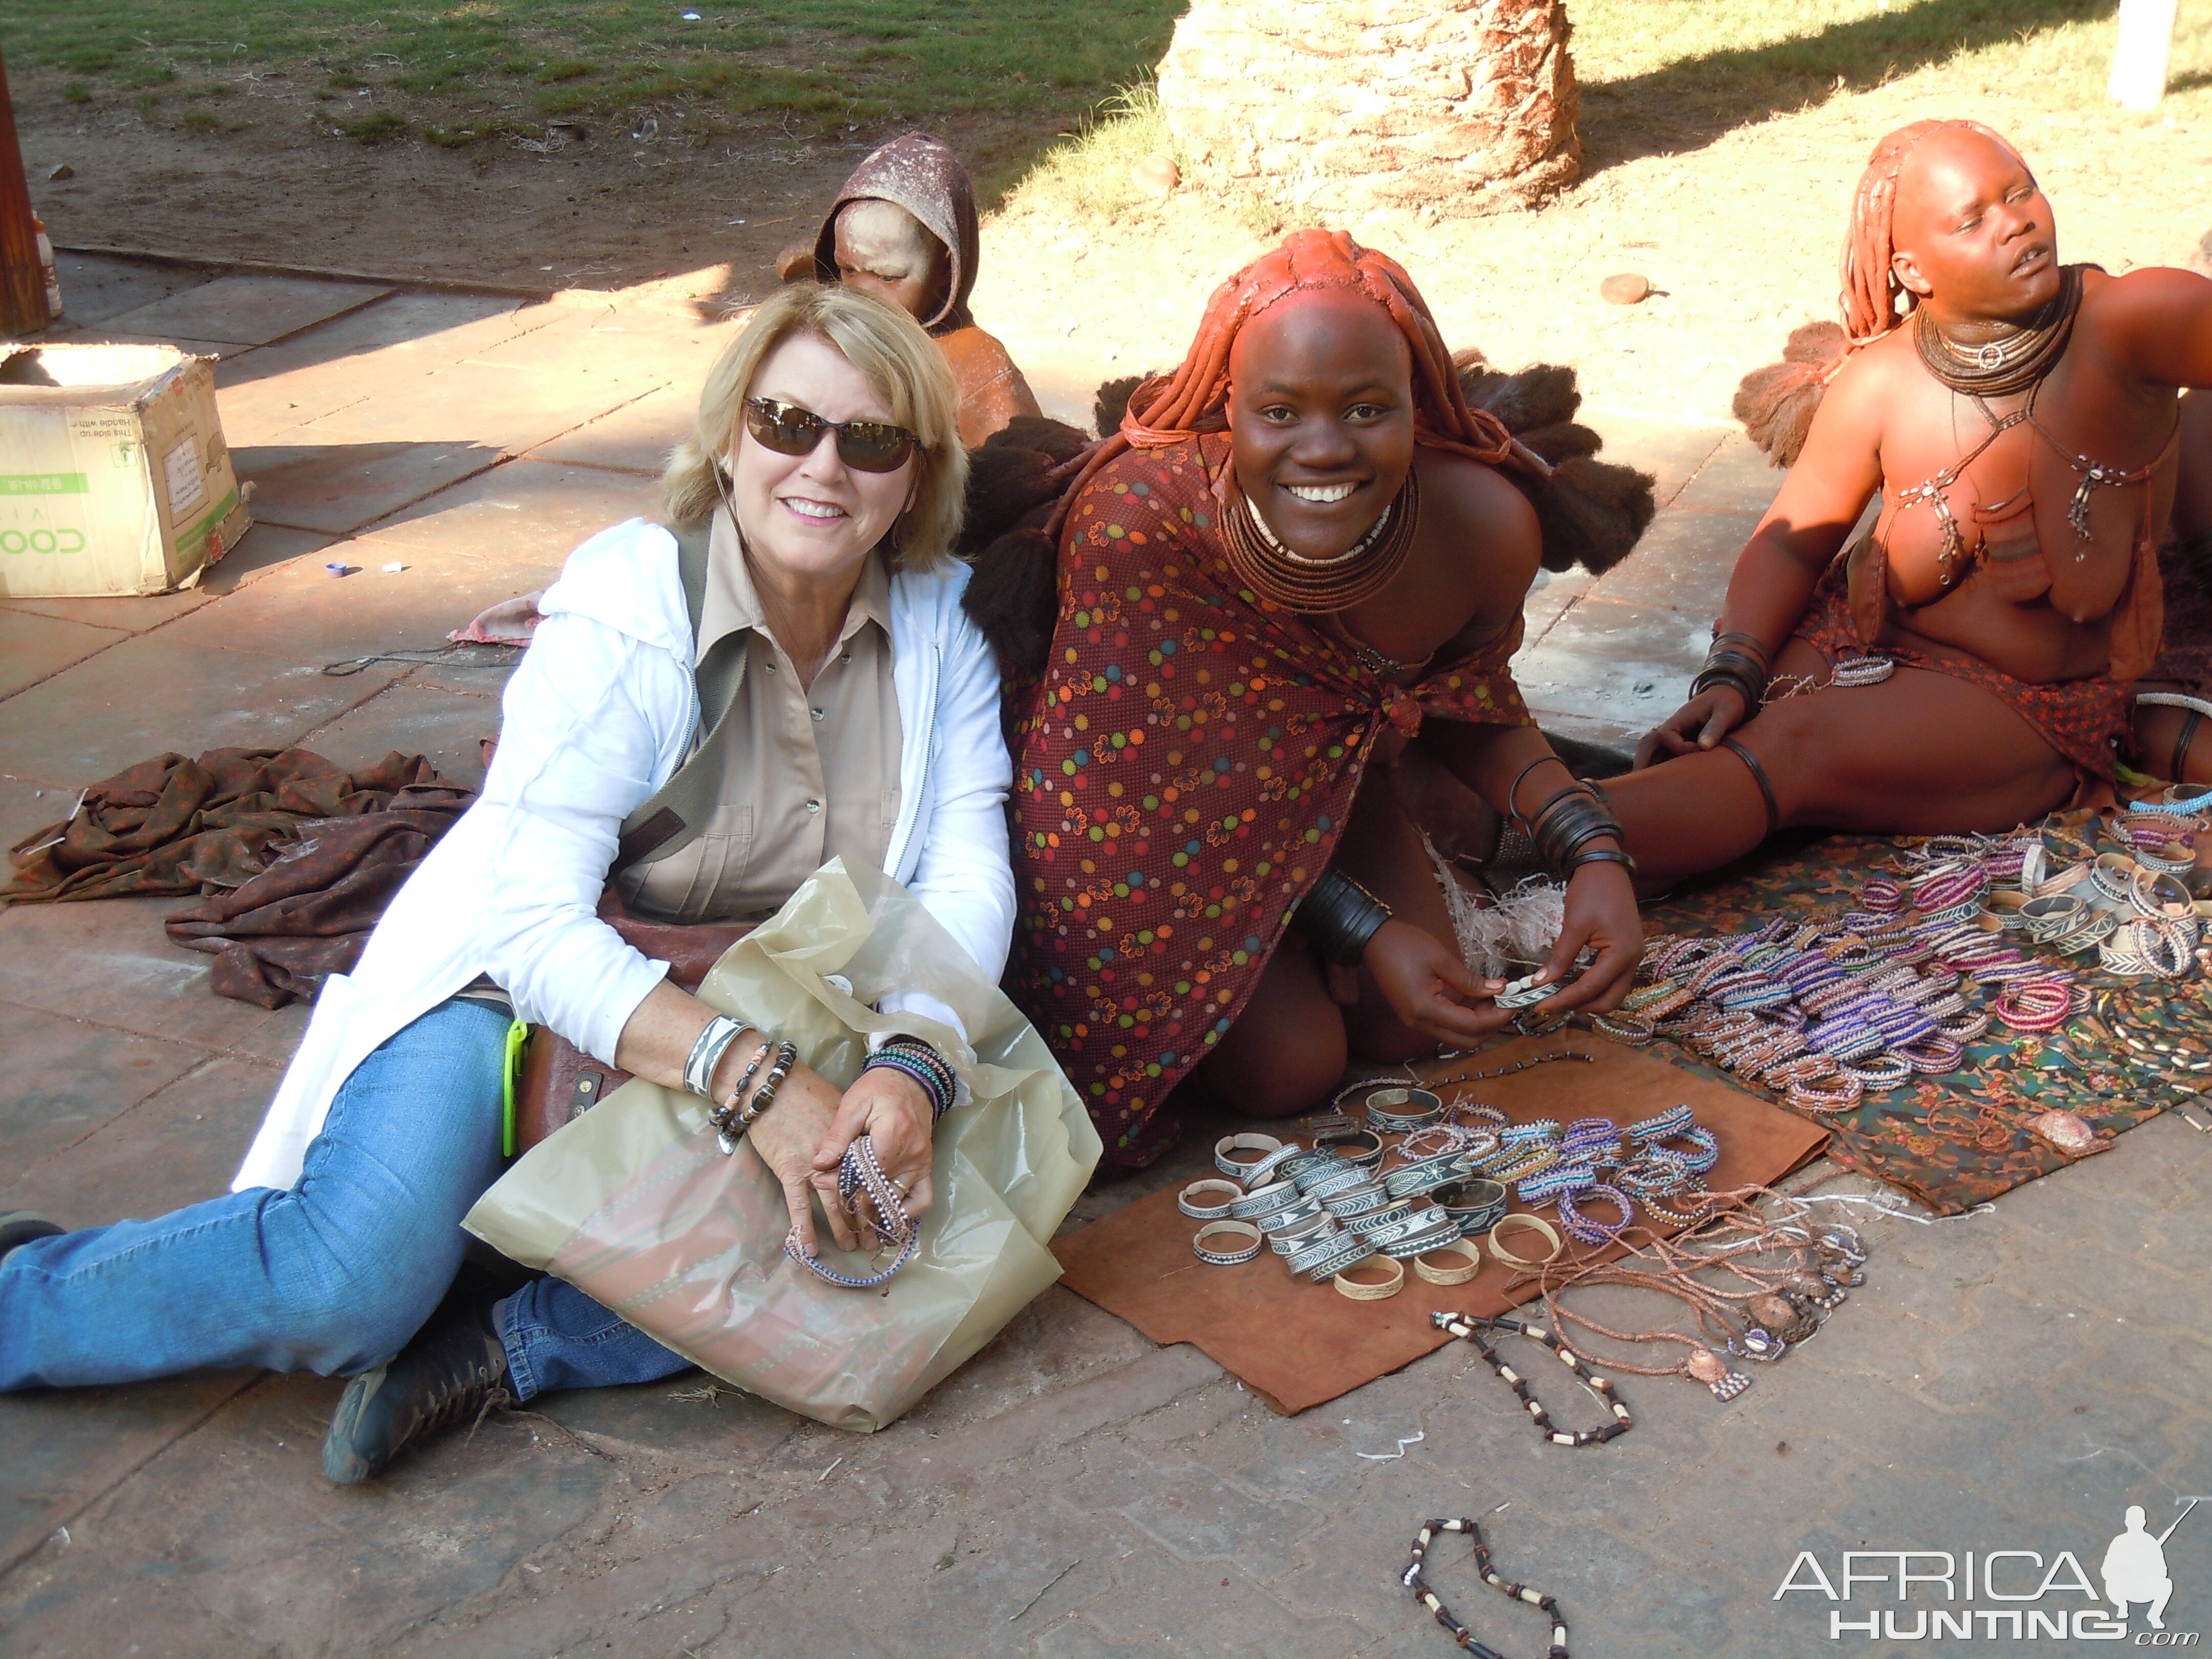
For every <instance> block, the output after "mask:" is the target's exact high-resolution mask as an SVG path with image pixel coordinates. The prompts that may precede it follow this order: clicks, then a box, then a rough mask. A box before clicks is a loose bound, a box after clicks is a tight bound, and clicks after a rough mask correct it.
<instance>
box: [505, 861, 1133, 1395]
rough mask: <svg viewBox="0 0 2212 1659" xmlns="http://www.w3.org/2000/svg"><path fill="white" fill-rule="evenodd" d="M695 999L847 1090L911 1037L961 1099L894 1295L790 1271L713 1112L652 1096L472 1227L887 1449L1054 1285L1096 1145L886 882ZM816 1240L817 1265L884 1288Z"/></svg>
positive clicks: (821, 876)
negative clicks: (888, 1438) (934, 1010)
mask: <svg viewBox="0 0 2212 1659" xmlns="http://www.w3.org/2000/svg"><path fill="white" fill-rule="evenodd" d="M833 975H834V976H835V978H834V979H833V978H832V977H831V976H833ZM847 986H849V987H850V989H849V990H848V989H847V988H845V987H847ZM894 990H902V991H921V992H926V993H927V994H929V995H931V996H933V997H935V998H936V999H938V1000H939V1001H941V1002H943V1003H945V1004H946V1005H947V1006H950V1007H951V1008H953V1009H954V1010H955V1011H957V1012H958V1014H959V1016H960V1018H961V1019H962V1021H963V1023H964V1024H965V1025H966V1026H967V1029H968V1030H969V1034H970V1035H971V1036H972V1039H973V1043H974V1046H973V1048H970V1047H969V1046H968V1045H967V1044H964V1043H963V1042H960V1040H959V1039H958V1038H957V1036H955V1035H954V1034H953V1033H952V1032H951V1030H949V1029H947V1028H945V1027H944V1026H942V1025H940V1024H937V1023H936V1022H934V1021H932V1020H927V1019H921V1018H916V1017H915V1016H914V1015H912V1014H901V1015H899V1016H897V1017H896V1018H892V1017H890V1016H885V1015H883V1014H878V1013H877V1012H875V1011H874V1010H873V1008H872V1006H870V1005H872V1004H873V1003H874V1002H875V1001H876V1000H878V998H880V997H882V996H884V995H885V994H889V993H890V992H892V991H894ZM699 996H700V1000H702V1001H703V1002H705V1003H707V1004H708V1006H710V1007H713V1008H715V1009H718V1010H720V1012H723V1013H726V1014H728V1015H730V1016H731V1017H732V1018H736V1019H740V1020H743V1021H744V1022H745V1023H746V1024H750V1025H755V1026H757V1027H759V1028H760V1029H761V1030H765V1031H773V1032H775V1034H776V1035H777V1036H781V1037H785V1038H788V1039H790V1040H791V1041H792V1042H796V1043H797V1044H798V1045H799V1059H800V1060H802V1061H803V1062H804V1063H805V1064H806V1065H808V1066H811V1067H813V1068H814V1069H815V1070H816V1071H817V1072H819V1073H822V1075H823V1077H824V1078H826V1079H829V1081H830V1082H831V1083H833V1084H835V1085H837V1086H838V1087H840V1088H843V1087H846V1086H848V1085H850V1084H851V1083H852V1081H853V1080H854V1079H855V1078H856V1077H858V1076H859V1075H860V1066H861V1062H862V1061H863V1060H865V1059H866V1054H867V1038H868V1034H869V1033H870V1032H871V1031H872V1030H893V1029H896V1030H904V1031H911V1032H913V1033H915V1035H916V1036H922V1037H926V1038H927V1039H928V1040H929V1041H930V1042H933V1043H935V1044H936V1045H937V1046H938V1048H939V1051H940V1052H942V1053H943V1054H945V1057H946V1058H947V1059H948V1060H951V1062H952V1065H953V1066H954V1068H955V1069H956V1070H957V1072H958V1073H960V1076H961V1079H962V1081H963V1083H964V1084H965V1085H967V1089H966V1091H967V1093H968V1095H969V1098H968V1099H967V1100H966V1102H965V1103H963V1104H962V1105H960V1106H958V1107H957V1108H956V1109H954V1110H953V1111H952V1112H951V1113H950V1114H948V1115H946V1116H945V1119H944V1121H942V1122H940V1123H939V1125H938V1127H937V1133H936V1138H935V1143H934V1157H933V1164H932V1170H931V1174H932V1179H933V1183H934V1186H935V1193H936V1201H935V1202H934V1203H933V1205H932V1206H931V1207H930V1208H929V1210H928V1211H927V1212H926V1213H925V1214H924V1215H923V1216H922V1217H921V1248H920V1249H919V1250H918V1251H917V1252H916V1254H915V1256H914V1258H913V1260H912V1261H909V1262H908V1265H907V1266H906V1267H905V1268H904V1269H903V1270H902V1271H901V1272H900V1273H898V1274H897V1276H896V1277H895V1278H893V1279H890V1281H889V1282H888V1283H886V1284H884V1285H879V1286H878V1287H876V1288H875V1289H873V1290H865V1291H856V1290H848V1289H846V1288H844V1287H842V1286H840V1285H830V1284H826V1283H824V1282H823V1281H822V1280H821V1279H817V1278H816V1277H815V1276H814V1275H813V1274H812V1273H809V1272H807V1271H806V1270H805V1268H803V1267H799V1265H798V1264H797V1263H796V1262H794V1261H790V1260H789V1259H788V1258H787V1257H786V1256H785V1255H784V1254H783V1239H784V1235H785V1233H786V1231H787V1230H788V1228H789V1225H790V1221H789V1216H788V1212H787V1210H786V1208H785V1206H784V1201H783V1193H782V1189H781V1188H780V1187H779V1186H778V1185H777V1183H776V1181H775V1177H774V1176H772V1175H771V1174H770V1173H769V1170H768V1168H767V1166H766V1165H765V1164H763V1163H762V1162H761V1160H760V1158H759V1157H758V1156H757V1154H756V1153H755V1152H753V1151H752V1149H751V1147H750V1146H747V1145H745V1144H744V1143H740V1144H739V1146H738V1151H737V1153H736V1154H735V1155H734V1156H729V1155H726V1154H724V1153H723V1152H721V1150H720V1147H719V1146H717V1145H716V1142H715V1134H714V1126H713V1124H712V1122H711V1121H709V1119H708V1112H707V1103H705V1102H704V1101H702V1100H700V1099H699V1098H698V1097H696V1096H694V1095H690V1094H687V1093H684V1092H683V1091H678V1090H671V1089H663V1088H660V1087H658V1086H657V1085H653V1084H650V1083H647V1082H646V1081H644V1080H643V1079H633V1080H632V1081H630V1082H629V1083H626V1084H624V1085H623V1086H622V1087H621V1088H619V1089H617V1090H616V1091H614V1092H613V1093H612V1094H611V1095H609V1096H608V1097H606V1098H605V1100H604V1101H602V1102H601V1103H599V1105H598V1106H597V1107H595V1108H593V1109H592V1110H590V1111H588V1112H586V1113H585V1114H584V1115H582V1116H580V1117H579V1118H576V1119H575V1120H574V1121H572V1122H570V1123H568V1124H567V1125H566V1126H565V1127H562V1129H560V1130H559V1131H558V1132H557V1133H555V1134H553V1135H551V1136H550V1137H549V1138H548V1139H545V1140H544V1141H543V1142H541V1143H540V1144H539V1145H538V1146H535V1147H533V1148H532V1150H531V1151H530V1152H528V1153H527V1154H526V1155H525V1156H524V1157H523V1158H521V1159H520V1161H519V1162H518V1163H517V1164H515V1165H514V1167H513V1169H511V1170H508V1171H507V1174H506V1175H505V1176H502V1177H501V1179H500V1181H499V1182H498V1183H497V1184H496V1185H495V1186H494V1187H493V1188H491V1190H490V1191H489V1192H488V1193H486V1194H484V1195H483V1198H482V1199H480V1200H477V1205H476V1207H475V1208H474V1209H472V1210H471V1211H470V1212H469V1213H468V1215H467V1217H466V1218H465V1219H464V1221H463V1223H462V1225H464V1226H465V1227H466V1228H467V1229H468V1230H469V1231H471V1232H472V1233H474V1234H475V1235H476V1236H477V1237H479V1238H481V1239H483V1240H484V1241H485V1242H486V1243H489V1244H491V1245H492V1246H493V1247H494V1248H495V1249H499V1250H501V1251H502V1252H503V1253H505V1254H506V1255H508V1256H510V1257H512V1258H513V1260H515V1261H520V1262H521V1263H523V1264H524V1265H526V1266H527V1267H538V1268H542V1269H544V1271H546V1272H548V1273H553V1274H556V1275H557V1276H558V1277H560V1278H562V1279H567V1280H568V1282H569V1283H570V1284H572V1285H575V1286H576V1287H577V1288H578V1289H580V1290H581V1291H585V1292H586V1293H587V1294H588V1295H590V1296H592V1297H593V1298H595V1299H596V1300H598V1301H599V1302H601V1303H603V1304H605V1305H606V1306H607V1307H609V1308H611V1309H613V1310H615V1311H616V1312H617V1313H619V1314H620V1315H621V1316H623V1318H624V1319H626V1320H628V1321H629V1322H631V1323H632V1324H634V1325H635V1326H637V1327H638V1328H640V1329H641V1330H643V1331H646V1332H647V1333H648V1334H651V1335H652V1336H653V1338H655V1339H656V1340H659V1341H660V1342H662V1343H664V1344H665V1345H666V1346H669V1347H671V1348H673V1349H674V1350H676V1351H677V1352H678V1353H681V1354H683V1355H684V1357H685V1358H689V1359H690V1360H693V1361H694V1362H696V1364H700V1365H702V1366H704V1367H705V1368H706V1369H707V1370H709V1371H712V1372H713V1373H714V1375H715V1376H719V1377H721V1378H722V1379H723V1380H724V1381H726V1382H728V1383H734V1384H736V1385H737V1386H738V1387H739V1388H741V1389H746V1390H748V1391H750V1392H751V1393H753V1394H757V1395H761V1396H763V1398H765V1399H769V1400H772V1401H775V1402H776V1403H777V1404H778V1405H781V1406H786V1407H789V1408H790V1409H791V1410H793V1411H795V1412H800V1413H805V1415H806V1416H808V1417H811V1418H816V1419H819V1420H820V1421H822V1422H824V1423H828V1424H830V1425H833V1426H836V1427H838V1428H848V1429H863V1430H875V1429H879V1428H881V1427H883V1426H884V1425H885V1424H887V1423H890V1422H891V1421H893V1420H894V1419H896V1418H897V1417H898V1416H899V1414H900V1413H902V1412H904V1411H905V1410H906V1409H907V1408H908V1407H910V1406H912V1405H913V1404H914V1402H915V1401H917V1400H919V1399H921V1396H922V1395H924V1394H927V1392H928V1391H929V1390H930V1389H932V1388H933V1387H934V1386H935V1385H936V1384H937V1383H939V1381H941V1380H942V1379H943V1378H945V1376H949V1375H951V1372H952V1371H953V1370H956V1369H957V1367H958V1366H959V1365H960V1364H962V1362H963V1361H964V1360H966V1359H967V1358H968V1357H969V1355H971V1354H973V1353H974V1352H975V1351H976V1350H977V1349H979V1348H981V1346H983V1345H984V1344H985V1343H986V1342H987V1341H989V1340H991V1338H992V1337H993V1336H994V1335H995V1334H997V1333H998V1332H999V1331H1000V1328H1003V1327H1004V1326H1005V1325H1006V1322H1007V1321H1008V1320H1010V1319H1012V1317H1013V1316H1014V1315H1015V1314H1016V1313H1018V1312H1019V1311H1020V1310H1021V1309H1022V1308H1023V1307H1024V1306H1025V1305H1026V1304H1028V1303H1029V1302H1030V1299H1031V1298H1033V1297H1035V1296H1036V1294H1037V1293H1038V1292H1039V1291H1042V1290H1043V1289H1044V1288H1045V1286H1046V1285H1049V1284H1051V1283H1052V1282H1053V1281H1054V1279H1057V1278H1059V1277H1060V1264H1059V1263H1058V1262H1057V1261H1055V1260H1054V1257H1053V1255H1052V1252H1051V1251H1050V1250H1049V1249H1047V1248H1046V1241H1047V1240H1048V1239H1050V1238H1051V1237H1052V1236H1053V1234H1054V1231H1057V1230H1058V1228H1059V1226H1060V1222H1061V1220H1062V1219H1063V1218H1065V1217H1066V1214H1067V1212H1068V1209H1069V1207H1070V1206H1072V1205H1073V1203H1074V1202H1075V1200H1076V1196H1077V1194H1079V1193H1081V1192H1082V1190H1083V1187H1084V1183H1085V1182H1087V1181H1088V1180H1089V1179H1090V1178H1091V1170H1093V1169H1094V1168H1095V1167H1096V1166H1097V1162H1098V1155H1099V1152H1100V1151H1101V1146H1100V1143H1099V1139H1098V1134H1097V1130H1095V1129H1094V1128H1092V1127H1091V1119H1090V1116H1089V1115H1088V1114H1087V1113H1085V1110H1084V1109H1083V1104H1082V1102H1081V1101H1080V1100H1079V1098H1078V1097H1077V1096H1076V1093H1075V1091H1074V1089H1073V1087H1072V1086H1070V1085H1069V1084H1068V1081H1067V1079H1066V1077H1065V1076H1064V1075H1062V1073H1061V1072H1060V1067H1059V1066H1058V1064H1057V1063H1056V1062H1055V1061H1054V1059H1053V1057H1052V1054H1051V1052H1050V1051H1049V1050H1048V1048H1046V1046H1045V1042H1044V1039H1043V1038H1042V1037H1041V1036H1038V1035H1037V1033H1036V1030H1035V1029H1034V1028H1032V1027H1031V1026H1030V1024H1029V1022H1028V1021H1027V1020H1025V1019H1024V1018H1022V1015H1021V1013H1020V1012H1019V1011H1018V1010H1017V1009H1016V1008H1015V1006H1013V1004H1012V1003H1011V1002H1009V1001H1008V1000H1006V996H1005V995H1004V994H1003V993H1001V992H1000V989H999V988H998V987H997V986H995V985H994V984H992V983H991V982H990V981H988V980H987V979H985V978H984V976H983V974H982V971H981V969H979V968H977V967H976V965H975V963H974V962H973V961H972V960H970V959H969V956H968V954H967V952H966V951H963V950H962V949H961V947H960V946H959V945H957V944H956V943H955V942H954V941H953V939H952V938H951V935H950V934H948V933H946V932H945V929H944V927H942V926H941V925H940V924H939V922H938V921H937V919H936V918H935V917H933V916H932V915H930V914H929V912H928V911H927V910H926V909H925V908H922V906H921V903H920V902H918V901H917V900H916V899H915V897H914V896H913V895H912V894H910V893H908V891H907V890H905V889H904V888H902V887H901V886H900V885H899V884H897V883H896V882H894V881H892V880H891V879H890V878H889V877H887V876H885V875H884V874H883V873H882V872H879V871H875V870H872V869H868V868H866V867H855V868H848V867H847V866H846V864H845V861H844V860H842V859H834V860H831V861H830V862H829V863H828V864H826V865H824V866H823V867H822V868H821V869H820V870H818V871H817V872H815V873H814V874H813V875H812V876H811V877H810V878H808V879H807V881H806V884H805V885H804V886H802V887H801V888H800V889H799V890H798V891H797V892H796V893H794V894H793V895H792V896H791V899H790V901H789V902H787V904H785V906H784V907H783V908H782V909H781V910H780V911H778V912H777V913H776V915H775V918H774V920H772V921H769V922H768V923H766V924H765V925H764V926H763V927H759V928H757V929H756V930H755V931H754V932H753V933H750V934H748V935H747V936H746V937H745V938H744V939H741V940H739V941H738V943H737V944H736V945H732V947H731V948H730V950H729V951H728V953H727V954H726V955H725V956H724V957H722V959H721V961H720V963H717V964H716V965H715V967H714V969H713V971H712V972H710V973H709V974H708V975H707V978H706V981H705V982H704V983H703V984H702V986H701V987H700V989H699ZM771 1110H773V1108H771ZM819 1237H820V1239H821V1243H822V1258H821V1259H822V1261H823V1264H824V1265H825V1266H829V1267H835V1268H836V1269H838V1270H839V1271H840V1272H842V1273H848V1274H849V1275H851V1276H853V1277H855V1278H861V1277H866V1276H867V1274H868V1273H870V1272H871V1271H872V1270H873V1268H872V1260H873V1259H872V1257H870V1256H868V1255H847V1254H846V1253H844V1252H842V1251H840V1250H838V1249H836V1246H835V1245H834V1244H833V1243H831V1241H830V1239H829V1234H828V1231H826V1230H823V1231H820V1233H819Z"/></svg>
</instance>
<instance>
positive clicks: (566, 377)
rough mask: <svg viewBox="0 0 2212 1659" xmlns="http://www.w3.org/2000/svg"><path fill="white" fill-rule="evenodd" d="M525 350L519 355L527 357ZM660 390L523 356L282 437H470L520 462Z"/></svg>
mask: <svg viewBox="0 0 2212 1659" xmlns="http://www.w3.org/2000/svg"><path fill="white" fill-rule="evenodd" d="M532 338H535V336H532ZM525 344H526V343H516V344H515V345H514V346H513V349H514V350H515V351H516V352H517V353H520V352H521V351H522V350H523V349H524V347H525ZM654 384H655V382H654V381H653V380H651V379H649V378H647V377H646V376H643V375H641V374H635V373H630V372H627V371H625V370H624V369H623V368H621V367H620V366H619V365H603V366H601V367H600V368H599V369H598V370H596V371H595V372H593V373H591V374H583V373H580V372H578V371H576V370H574V369H573V368H567V367H564V366H559V365H555V364H539V363H533V362H529V361H527V360H526V358H524V357H522V356H517V357H516V358H514V359H513V360H512V361H503V362H497V363H491V362H485V361H483V359H482V358H480V357H471V358H469V359H466V360H465V361H464V362H458V363H453V364H451V365H449V366H447V367H446V368H440V369H438V370H436V371H435V372H434V373H433V374H430V375H428V377H427V378H426V379H425V380H424V381H423V382H422V385H420V386H411V387H408V388H406V389H404V390H402V391H398V392H381V393H379V394H378V395H377V396H375V397H373V398H366V399H364V400H363V401H362V402H360V403H357V404H350V405H349V406H348V407H346V408H344V409H342V410H338V411H337V413H336V414H334V415H327V416H323V417H322V418H321V419H319V420H317V421H313V422H308V423H307V424H306V425H304V426H302V427H301V428H299V429H298V430H296V431H295V432H292V433H289V434H280V435H279V437H280V439H282V440H283V441H288V442H296V443H339V444H355V443H389V442H393V441H402V440H409V441H421V440H422V439H425V438H438V437H455V438H459V437H466V438H468V439H470V440H471V441H474V442H476V443H478V444H482V445H488V446H489V447H493V448H495V449H498V450H500V451H501V452H503V453H507V454H510V455H516V454H520V453H522V452H523V451H524V450H526V449H535V448H536V447H538V445H540V444H543V443H546V442H550V441H551V440H552V439H554V438H556V437H558V436H560V435H561V434H562V433H564V432H567V431H568V430H570V429H571V428H574V427H579V426H581V425H583V424H584V423H585V422H587V421H591V420H595V419H597V418H598V417H599V416H602V415H604V414H605V413H606V412H607V411H608V410H611V409H616V408H618V407H620V406H621V405H622V404H626V403H628V402H629V400H630V399H631V398H635V397H639V396H641V395H642V394H643V393H645V392H649V391H651V390H652V389H653V386H654Z"/></svg>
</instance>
